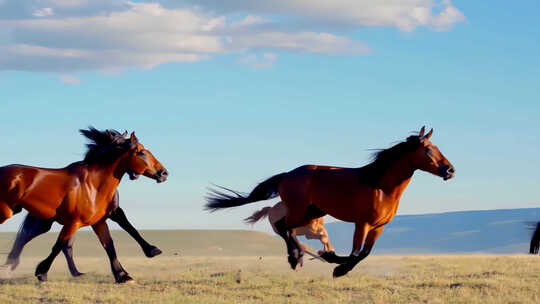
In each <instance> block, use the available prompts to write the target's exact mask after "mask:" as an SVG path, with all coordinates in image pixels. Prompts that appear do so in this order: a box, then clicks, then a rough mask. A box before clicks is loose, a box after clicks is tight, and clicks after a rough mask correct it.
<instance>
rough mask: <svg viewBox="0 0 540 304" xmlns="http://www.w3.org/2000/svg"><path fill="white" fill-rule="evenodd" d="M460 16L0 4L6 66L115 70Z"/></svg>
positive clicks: (278, 5)
mask: <svg viewBox="0 0 540 304" xmlns="http://www.w3.org/2000/svg"><path fill="white" fill-rule="evenodd" d="M0 1H2V0H0ZM173 4H174V5H173ZM179 4H180V5H183V6H179ZM195 5H196V6H195ZM436 10H437V11H438V12H439V13H435V11H436ZM238 16H243V17H242V18H238ZM462 20H464V16H463V14H462V13H461V12H460V11H459V10H458V9H456V8H455V7H454V6H452V3H451V2H450V1H448V0H443V2H438V3H437V2H434V1H431V0H401V1H397V0H380V1H376V2H373V1H367V0H357V1H346V0H334V1H322V0H309V1H308V0H289V1H285V0H273V1H256V3H255V2H253V1H248V0H229V1H211V0H201V1H165V0H163V1H161V2H155V1H152V2H151V1H148V2H128V1H122V0H108V1H105V0H93V1H88V0H69V1H68V0H28V1H18V0H8V1H4V2H0V28H1V29H3V30H0V70H25V71H57V72H67V73H70V72H74V71H80V70H107V71H117V70H121V69H123V68H126V67H140V68H153V67H155V66H156V65H159V64H162V63H166V62H193V61H199V60H204V59H206V58H209V57H211V56H214V55H216V54H229V53H244V54H248V55H246V57H245V58H243V59H241V60H240V61H246V60H247V61H246V62H251V63H247V64H250V65H251V66H254V67H270V66H272V65H273V63H274V61H275V60H276V55H275V53H277V52H282V51H286V52H298V53H312V54H321V55H363V54H367V53H369V52H370V49H369V47H368V46H367V45H366V44H365V43H363V42H361V41H359V40H356V39H352V38H349V37H347V36H346V31H345V32H344V31H343V30H344V29H351V30H356V29H358V28H360V27H363V26H394V27H396V28H398V29H400V30H402V31H412V30H414V29H415V28H416V27H418V26H427V27H431V28H433V29H435V30H448V29H450V28H451V27H452V26H453V25H454V24H455V23H456V22H459V21H462ZM2 31H3V33H2ZM250 52H256V53H258V54H259V53H263V54H265V53H266V54H274V55H268V56H265V55H262V56H260V55H259V56H257V55H253V56H254V57H253V56H252V55H249V53H250ZM272 56H274V57H272ZM246 58H250V59H249V60H248V59H246ZM240 61H239V62H240Z"/></svg>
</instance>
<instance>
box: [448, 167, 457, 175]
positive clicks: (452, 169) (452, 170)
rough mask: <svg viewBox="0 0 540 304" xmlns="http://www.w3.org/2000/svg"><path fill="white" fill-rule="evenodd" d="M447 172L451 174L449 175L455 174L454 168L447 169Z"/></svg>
mask: <svg viewBox="0 0 540 304" xmlns="http://www.w3.org/2000/svg"><path fill="white" fill-rule="evenodd" d="M447 172H448V173H451V174H454V173H456V170H454V168H452V167H450V168H448V170H447Z"/></svg>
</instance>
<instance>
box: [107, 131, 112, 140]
mask: <svg viewBox="0 0 540 304" xmlns="http://www.w3.org/2000/svg"><path fill="white" fill-rule="evenodd" d="M105 135H107V138H109V139H110V138H112V135H111V132H109V130H105Z"/></svg>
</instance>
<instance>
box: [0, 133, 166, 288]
mask: <svg viewBox="0 0 540 304" xmlns="http://www.w3.org/2000/svg"><path fill="white" fill-rule="evenodd" d="M80 132H81V134H82V135H83V136H85V137H86V138H88V139H89V140H90V143H89V144H88V145H87V146H88V151H87V152H86V155H85V157H84V160H82V161H79V162H75V163H72V164H70V165H68V166H67V167H65V168H61V169H44V168H36V167H29V166H23V165H10V166H5V167H0V224H1V223H3V222H4V221H6V220H7V219H8V218H10V217H11V216H12V215H13V214H15V213H18V212H20V211H21V210H22V209H26V210H27V211H28V213H30V214H31V215H32V216H33V217H35V218H38V219H53V220H54V221H56V222H58V223H60V224H62V225H63V227H62V230H61V231H60V233H59V236H58V239H57V241H56V243H55V244H54V246H53V247H52V250H51V253H50V254H49V256H48V257H47V258H46V259H45V260H43V261H42V262H41V263H39V265H38V266H37V267H36V271H35V275H36V277H37V278H38V279H39V280H40V281H46V280H47V272H48V271H49V269H50V267H51V264H52V262H53V261H54V259H55V258H56V256H57V255H58V253H60V251H61V250H62V248H64V247H65V246H66V244H67V243H68V242H69V240H70V239H71V237H72V236H73V235H74V234H75V232H76V231H77V230H78V229H79V228H80V227H84V226H92V228H93V230H94V232H95V233H96V235H97V237H98V238H99V241H100V243H101V244H102V245H103V247H104V248H105V251H106V252H107V255H108V257H109V260H110V263H111V269H112V272H113V275H114V277H115V280H116V282H118V283H123V282H127V281H130V280H133V279H132V278H131V277H130V276H129V274H128V273H127V272H126V271H125V270H124V269H123V268H122V265H120V262H119V261H118V259H117V257H116V251H115V249H114V244H113V241H112V239H111V236H110V232H109V227H108V226H107V223H106V222H105V221H106V219H107V218H108V217H109V216H110V213H111V211H112V210H114V209H116V207H117V206H115V205H114V204H112V203H111V202H114V195H115V193H116V188H117V187H118V184H119V183H120V181H121V179H122V177H123V176H124V175H125V174H127V175H128V176H129V177H130V179H132V180H133V179H137V178H138V177H139V176H140V175H144V176H146V177H149V178H152V179H154V180H156V181H157V182H158V183H160V182H163V181H165V180H166V179H167V176H168V172H167V170H166V169H165V168H164V167H163V165H162V164H161V163H160V162H159V161H158V160H157V159H156V158H155V157H154V156H153V155H152V153H151V152H150V151H149V150H147V149H146V148H145V147H144V146H143V145H142V144H141V143H139V140H138V139H137V137H136V136H135V133H131V136H130V137H129V138H126V135H127V132H126V133H124V134H119V133H118V132H116V131H109V130H106V131H104V132H101V131H98V130H96V129H94V128H92V127H90V128H89V129H88V130H80Z"/></svg>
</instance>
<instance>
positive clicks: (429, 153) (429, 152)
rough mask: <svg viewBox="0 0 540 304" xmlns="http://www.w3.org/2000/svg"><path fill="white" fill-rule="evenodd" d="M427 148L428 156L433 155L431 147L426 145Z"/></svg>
mask: <svg viewBox="0 0 540 304" xmlns="http://www.w3.org/2000/svg"><path fill="white" fill-rule="evenodd" d="M425 150H426V154H427V155H428V156H431V153H432V152H431V149H430V148H429V147H426V148H425Z"/></svg>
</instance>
